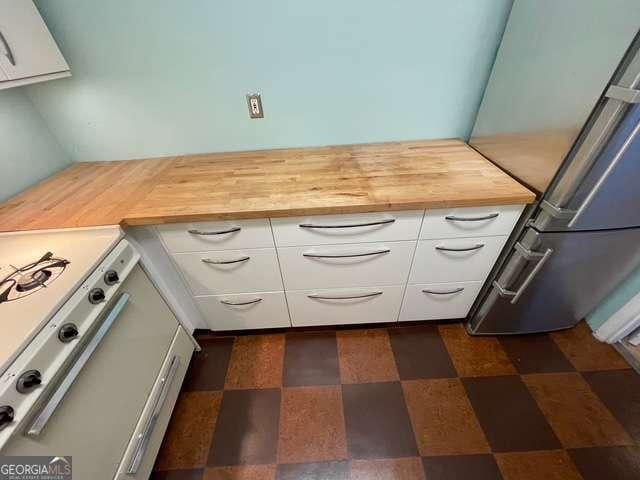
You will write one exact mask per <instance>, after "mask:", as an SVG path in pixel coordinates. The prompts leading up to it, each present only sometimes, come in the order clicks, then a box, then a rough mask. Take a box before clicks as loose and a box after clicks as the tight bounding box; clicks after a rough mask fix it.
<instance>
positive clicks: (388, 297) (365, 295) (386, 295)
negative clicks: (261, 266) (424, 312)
mask: <svg viewBox="0 0 640 480" xmlns="http://www.w3.org/2000/svg"><path fill="white" fill-rule="evenodd" d="M402 290H403V287H402V286H391V287H367V288H339V289H330V290H303V291H295V292H287V301H288V303H289V311H290V312H291V323H292V325H293V326H294V327H301V326H305V325H339V324H350V323H376V322H395V321H397V320H398V313H399V311H400V304H401V303H402ZM312 297H316V298H312ZM318 297H324V298H318ZM347 297H360V298H347Z"/></svg>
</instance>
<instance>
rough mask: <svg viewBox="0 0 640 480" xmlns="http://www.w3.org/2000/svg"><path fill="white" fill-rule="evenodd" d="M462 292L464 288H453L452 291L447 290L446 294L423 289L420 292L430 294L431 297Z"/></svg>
mask: <svg viewBox="0 0 640 480" xmlns="http://www.w3.org/2000/svg"><path fill="white" fill-rule="evenodd" d="M463 290H464V287H458V288H454V289H452V290H447V291H446V292H438V291H437V290H429V289H427V288H425V289H424V290H422V293H430V294H431V295H451V294H453V293H460V292H461V291H463Z"/></svg>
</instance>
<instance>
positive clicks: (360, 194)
mask: <svg viewBox="0 0 640 480" xmlns="http://www.w3.org/2000/svg"><path fill="white" fill-rule="evenodd" d="M534 199H535V196H534V194H533V193H532V192H530V191H529V190H527V189H526V188H525V187H524V186H522V185H521V184H519V183H518V182H517V181H515V180H513V179H512V178H511V177H509V176H508V175H507V174H505V173H504V172H502V171H501V170H500V169H499V168H497V167H496V166H494V165H493V164H492V163H491V162H489V161H488V160H486V159H485V158H484V157H482V156H481V155H480V154H478V153H477V152H476V151H475V150H473V149H472V148H470V147H469V146H468V145H466V144H465V143H464V142H462V141H460V140H431V141H415V142H393V143H380V144H367V145H349V146H336V147H322V148H304V149H283V150H262V151H253V152H237V153H215V154H206V155H188V156H180V157H168V158H161V159H146V160H129V161H119V162H89V163H77V164H74V165H72V166H71V167H69V168H67V169H66V170H63V171H62V172H60V173H58V174H56V175H54V176H52V177H50V178H48V179H46V180H45V181H43V182H41V183H39V184H38V185H36V186H34V187H33V188H31V189H29V190H27V191H25V192H23V193H21V194H19V195H18V196H16V197H14V198H12V199H10V200H8V201H7V202H5V203H3V204H0V231H16V230H33V229H45V228H67V227H85V226H95V225H113V224H122V225H150V224H161V223H169V222H188V221H197V220H209V219H240V218H264V217H281V216H294V215H310V214H331V213H356V212H374V211H388V210H405V209H423V208H443V207H457V206H482V205H508V204H524V203H531V202H533V201H534Z"/></svg>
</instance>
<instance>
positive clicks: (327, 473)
mask: <svg viewBox="0 0 640 480" xmlns="http://www.w3.org/2000/svg"><path fill="white" fill-rule="evenodd" d="M276 479H277V480H349V462H345V461H342V462H326V463H298V464H293V463H292V464H289V465H278V471H277V475H276Z"/></svg>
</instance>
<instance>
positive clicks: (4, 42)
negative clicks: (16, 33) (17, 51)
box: [0, 32, 16, 67]
mask: <svg viewBox="0 0 640 480" xmlns="http://www.w3.org/2000/svg"><path fill="white" fill-rule="evenodd" d="M0 42H2V45H3V46H4V50H5V54H4V55H5V56H6V57H7V59H8V60H9V63H10V64H11V65H13V66H14V67H15V66H16V57H14V55H13V52H12V51H11V47H10V46H9V42H7V39H6V38H4V35H3V34H2V32H0Z"/></svg>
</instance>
